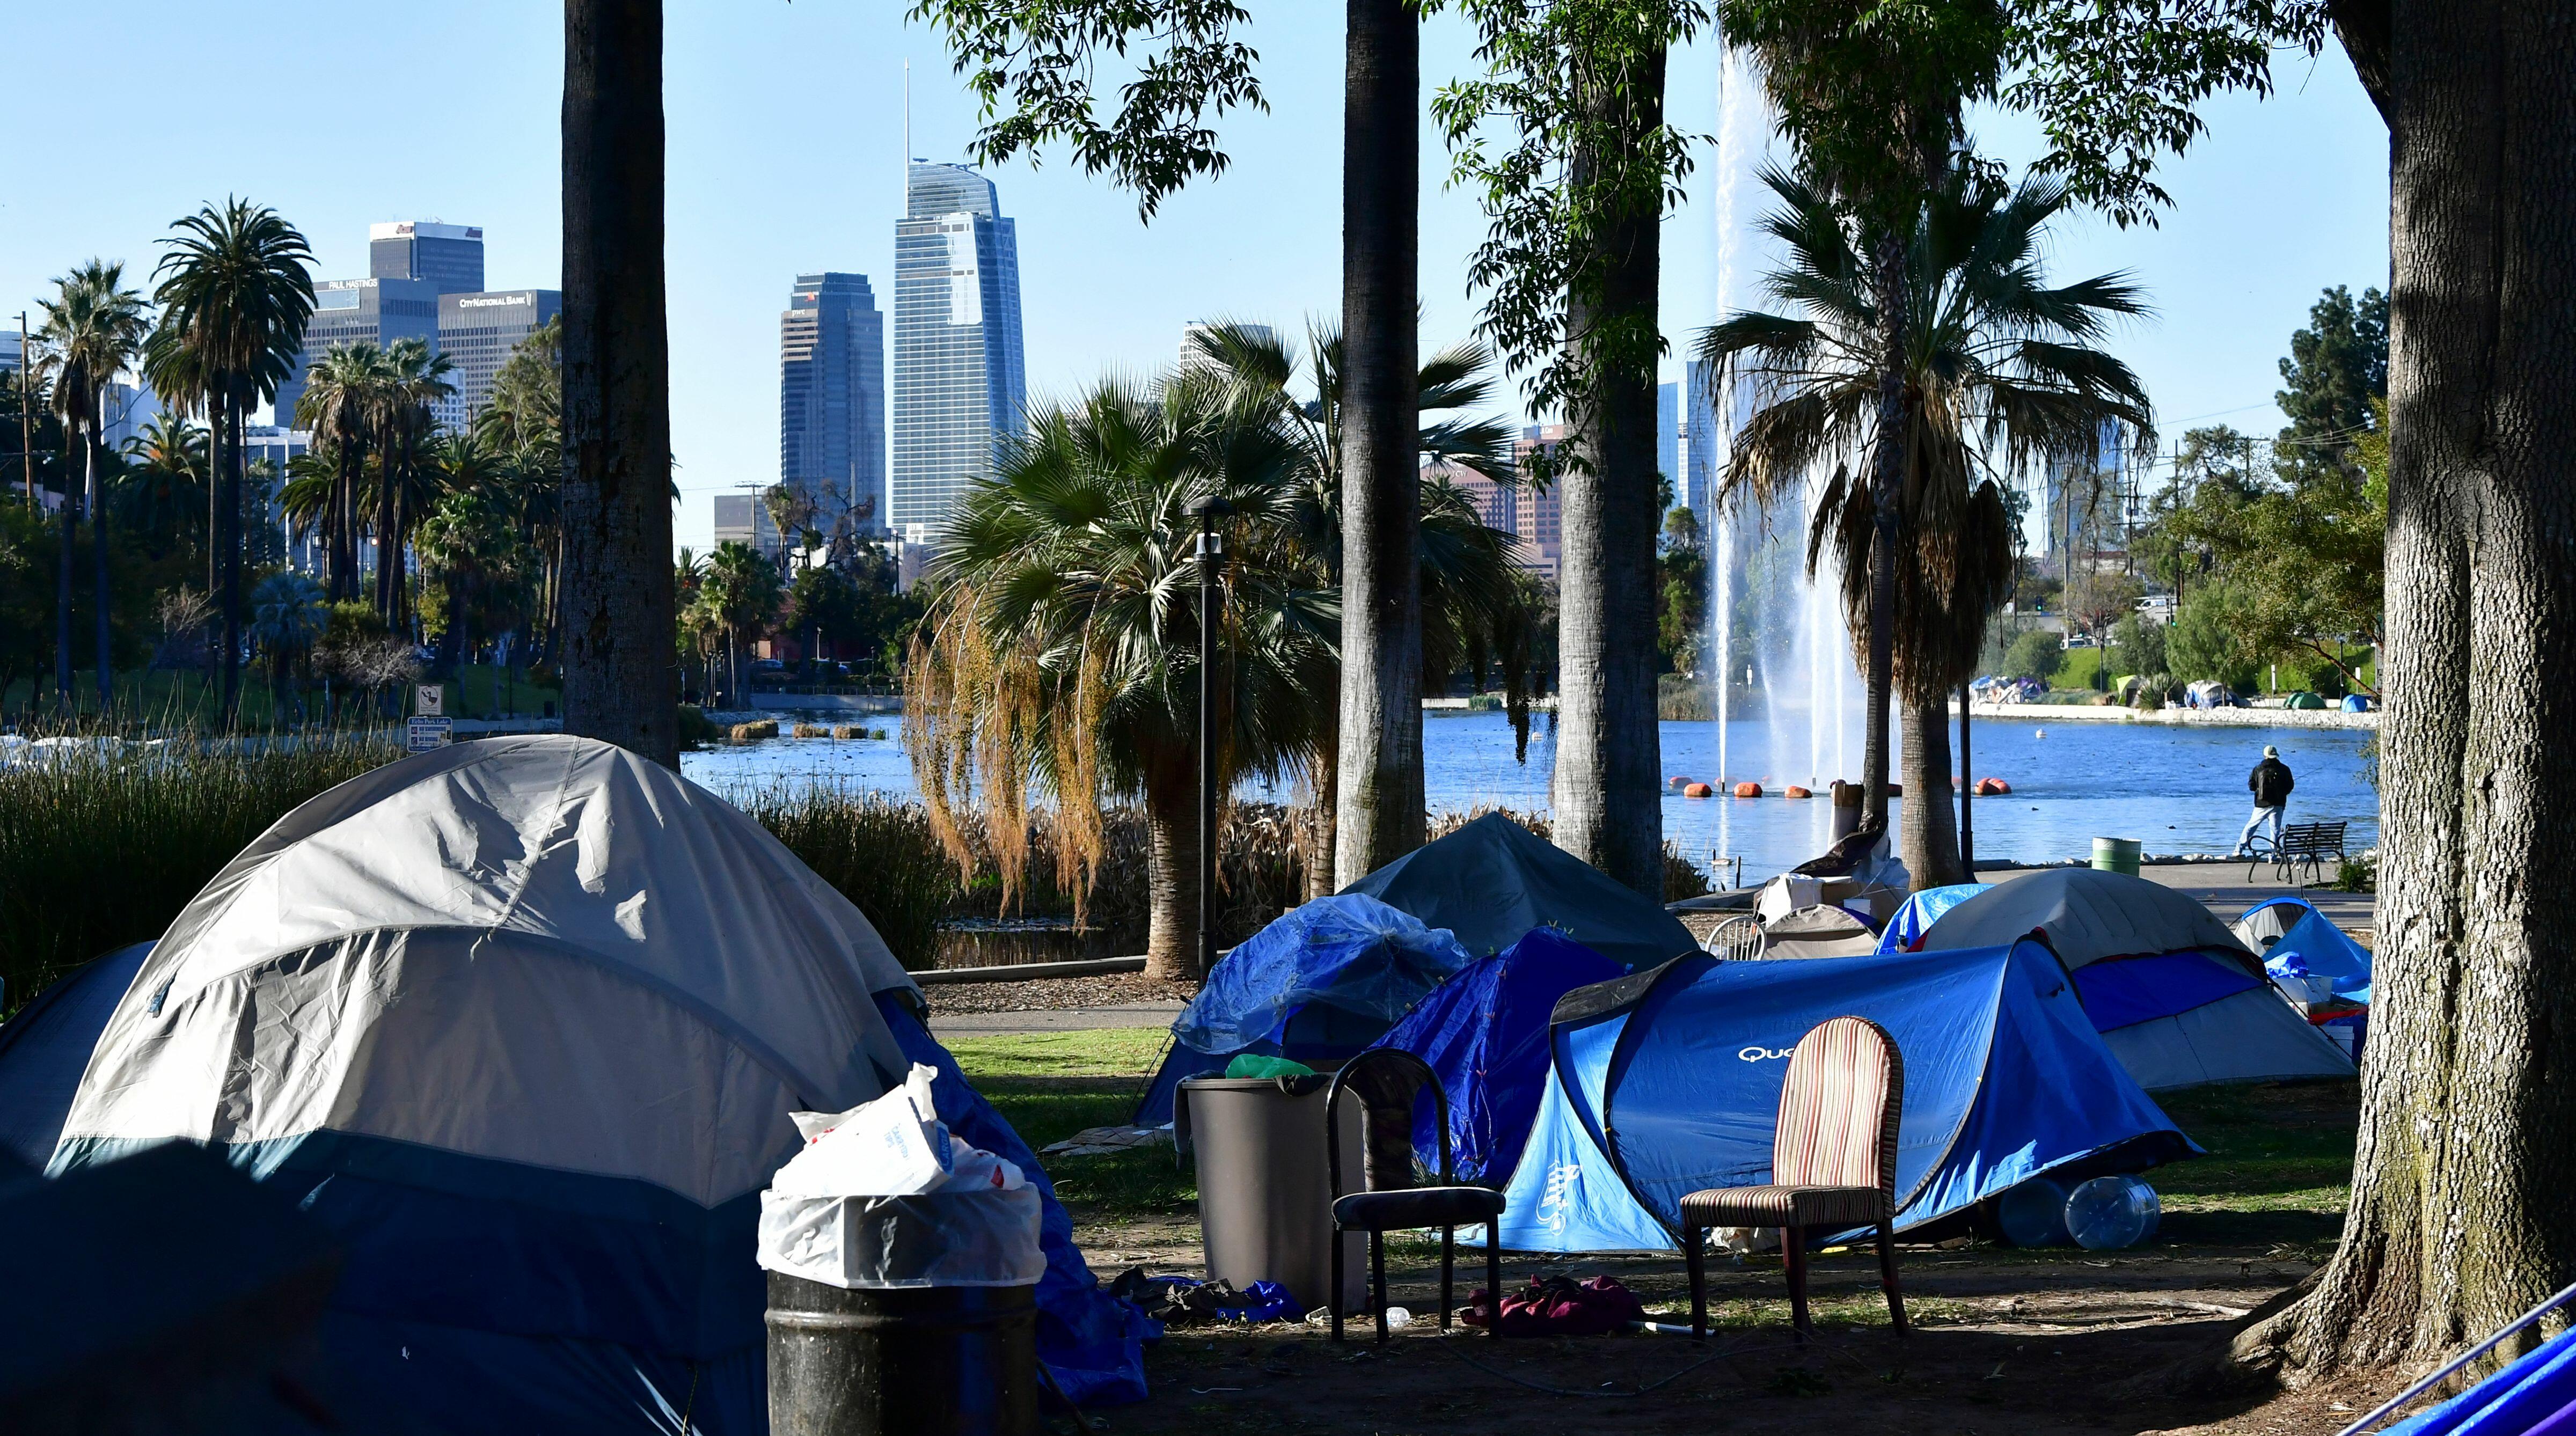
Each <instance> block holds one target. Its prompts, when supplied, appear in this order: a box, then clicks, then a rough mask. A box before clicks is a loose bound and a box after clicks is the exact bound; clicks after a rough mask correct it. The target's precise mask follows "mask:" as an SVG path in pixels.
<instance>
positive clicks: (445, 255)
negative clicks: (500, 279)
mask: <svg viewBox="0 0 2576 1436" xmlns="http://www.w3.org/2000/svg"><path fill="white" fill-rule="evenodd" d="M367 274H368V275H369V277H371V278H375V279H417V280H422V281H425V282H427V283H430V284H434V285H436V286H438V288H437V292H438V293H440V294H475V293H479V292H481V290H482V288H483V229H482V227H481V226H480V225H470V224H437V223H433V222H430V221H426V220H408V219H406V220H397V221H395V222H393V223H391V224H371V225H369V226H367Z"/></svg>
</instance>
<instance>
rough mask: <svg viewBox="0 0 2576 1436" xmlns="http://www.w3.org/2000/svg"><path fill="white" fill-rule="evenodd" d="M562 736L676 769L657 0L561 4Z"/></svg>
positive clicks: (668, 377) (677, 742)
mask: <svg viewBox="0 0 2576 1436" xmlns="http://www.w3.org/2000/svg"><path fill="white" fill-rule="evenodd" d="M563 209H564V214H563V247H564V248H563V283H564V305H563V326H564V342H563V454H564V488H563V527H564V570H565V572H564V587H565V597H564V609H565V615H564V616H565V624H564V629H565V632H564V638H565V643H564V656H563V696H564V720H563V726H564V731H565V732H567V733H578V734H582V735H584V736H587V737H591V738H600V739H605V740H606V741H608V742H611V743H615V744H617V745H618V746H620V747H623V748H629V749H632V750H634V751H635V752H637V753H640V754H642V755H644V756H645V757H647V758H651V759H653V760H655V761H657V762H660V763H663V764H665V765H667V766H669V767H672V768H677V767H679V765H680V730H679V689H678V675H677V663H676V660H675V659H674V657H673V654H672V644H671V634H672V629H673V625H674V623H675V622H676V621H677V620H676V617H675V615H674V613H673V609H672V580H671V340H670V327H669V319H668V315H667V314H666V313H665V311H664V308H663V292H662V214H663V195H662V6H661V0H565V3H564V96H563Z"/></svg>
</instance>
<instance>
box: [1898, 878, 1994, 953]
mask: <svg viewBox="0 0 2576 1436" xmlns="http://www.w3.org/2000/svg"><path fill="white" fill-rule="evenodd" d="M1992 886H1994V884H1992V883H1952V884H1950V885H1949V886H1948V887H1940V888H1925V889H1924V890H1923V891H1921V892H1919V893H1916V894H1914V895H1913V896H1912V897H1909V898H1907V899H1906V900H1905V905H1904V906H1903V907H1900V908H1898V909H1897V910H1896V916H1894V917H1892V918H1890V919H1888V922H1887V928H1886V930H1885V931H1883V932H1881V933H1879V935H1878V950H1879V951H1880V952H1912V951H1913V950H1914V949H1915V948H1916V947H1917V946H1918V945H1920V944H1921V943H1922V941H1923V935H1924V934H1925V933H1927V932H1930V931H1931V930H1932V924H1934V923H1936V922H1939V921H1940V920H1941V914H1943V913H1945V912H1948V911H1949V910H1950V909H1952V908H1954V907H1957V906H1958V905H1959V904H1961V903H1963V902H1966V901H1967V900H1968V899H1970V898H1972V897H1975V896H1976V895H1977V894H1979V893H1981V892H1984V891H1985V890H1986V889H1988V888H1990V887H1992Z"/></svg>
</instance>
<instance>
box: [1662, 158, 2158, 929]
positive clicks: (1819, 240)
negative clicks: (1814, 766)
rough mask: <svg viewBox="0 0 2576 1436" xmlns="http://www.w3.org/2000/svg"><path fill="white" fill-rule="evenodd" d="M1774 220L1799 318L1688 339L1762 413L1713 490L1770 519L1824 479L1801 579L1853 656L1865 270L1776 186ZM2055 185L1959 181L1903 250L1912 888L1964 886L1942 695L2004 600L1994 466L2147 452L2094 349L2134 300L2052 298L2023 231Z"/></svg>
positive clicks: (1932, 203) (2007, 550) (2004, 536)
mask: <svg viewBox="0 0 2576 1436" xmlns="http://www.w3.org/2000/svg"><path fill="white" fill-rule="evenodd" d="M1763 182H1764V183H1765V184H1767V185H1769V186H1770V187H1771V189H1772V191H1773V192H1774V193H1775V194H1777V195H1779V196H1780V199H1781V201H1782V208H1781V209H1780V210H1779V211H1777V212H1776V213H1774V214H1773V215H1771V216H1770V217H1769V219H1768V220H1767V221H1766V222H1765V226H1764V227H1765V228H1766V229H1767V230H1768V231H1769V233H1770V234H1771V235H1772V236H1773V237H1774V238H1776V239H1778V240H1779V241H1780V242H1781V243H1782V245H1784V246H1785V248H1786V253H1787V255H1788V260H1787V263H1786V264H1785V265H1784V266H1783V267H1782V268H1780V269H1779V270H1776V271H1774V272H1773V273H1772V274H1771V275H1770V276H1769V279H1768V287H1769V289H1770V292H1771V294H1772V295H1773V297H1775V298H1777V299H1779V300H1781V301H1782V302H1784V303H1786V304H1790V305H1794V306H1796V308H1797V309H1798V310H1799V311H1800V313H1799V314H1798V315H1797V316H1795V317H1791V316H1784V315H1777V314H1761V313H1752V314H1738V315H1735V316H1733V317H1731V318H1729V319H1727V320H1726V321H1725V322H1723V323H1721V324H1719V325H1717V326H1716V327H1714V328H1712V329H1709V330H1707V331H1706V332H1705V333H1703V334H1702V335H1701V337H1700V345H1699V350H1700V357H1701V358H1702V359H1703V360H1705V361H1708V362H1710V363H1713V364H1716V365H1718V366H1720V369H1719V372H1720V373H1722V374H1732V375H1733V376H1735V377H1737V378H1739V379H1743V380H1748V381H1750V382H1751V383H1752V384H1753V385H1754V386H1755V392H1756V393H1758V394H1760V395H1762V396H1763V401H1764V402H1763V405H1762V407H1761V408H1760V409H1759V410H1757V411H1756V412H1755V413H1754V415H1753V417H1752V419H1751V420H1750V421H1749V422H1748V423H1747V424H1746V425H1745V427H1744V429H1743V431H1742V432H1741V433H1740V434H1739V435H1737V437H1736V439H1735V443H1734V454H1733V457H1732V459H1731V460H1730V462H1729V465H1728V469H1727V477H1726V482H1727V484H1728V486H1729V488H1730V490H1732V491H1734V492H1736V493H1737V494H1739V495H1740V496H1741V497H1743V498H1747V499H1750V500H1752V501H1754V502H1756V503H1759V504H1762V505H1764V506H1766V507H1767V506H1768V505H1769V504H1770V503H1771V502H1772V501H1773V500H1774V499H1776V498H1779V497H1781V496H1783V495H1784V494H1785V493H1786V492H1787V491H1788V490H1790V489H1791V488H1792V487H1793V486H1795V485H1798V484H1801V483H1806V482H1812V481H1813V480H1814V479H1815V478H1816V477H1817V476H1818V475H1820V474H1822V473H1823V472H1824V471H1825V469H1826V466H1827V465H1829V464H1830V465H1832V466H1833V467H1832V475H1831V478H1830V479H1829V480H1828V481H1827V482H1826V485H1825V489H1824V492H1823V497H1822V500H1821V501H1820V502H1819V503H1818V504H1817V505H1816V506H1815V518H1814V521H1813V527H1812V528H1811V529H1810V531H1809V532H1808V534H1807V570H1808V574H1809V576H1810V577H1811V578H1812V577H1813V575H1814V573H1815V571H1816V567H1817V564H1818V561H1819V559H1820V558H1821V557H1822V555H1823V554H1824V553H1825V552H1827V551H1828V550H1830V551H1831V552H1833V553H1834V554H1835V556H1836V558H1837V560H1838V561H1839V562H1840V564H1841V568H1842V575H1843V577H1842V585H1843V593H1842V598H1843V608H1844V613H1845V616H1846V620H1847V624H1848V626H1849V628H1850V629H1851V632H1852V637H1853V642H1854V647H1855V651H1856V656H1857V655H1858V654H1861V653H1865V652H1866V651H1867V648H1868V645H1869V631H1870V628H1871V613H1872V611H1873V608H1874V606H1875V605H1874V602H1873V595H1872V592H1871V588H1872V575H1871V573H1870V563H1869V559H1870V555H1871V552H1872V547H1873V543H1874V541H1875V540H1876V538H1877V535H1878V531H1879V525H1880V514H1879V505H1878V502H1877V495H1876V494H1875V493H1874V492H1873V485H1872V483H1871V478H1870V473H1869V471H1868V469H1866V468H1855V463H1856V462H1858V461H1859V459H1860V458H1861V457H1863V456H1868V455H1870V454H1871V453H1872V442H1873V439H1874V437H1875V435H1876V434H1877V432H1878V425H1879V413H1878V405H1879V368H1880V358H1881V348H1880V341H1881V337H1882V336H1883V335H1884V334H1885V333H1886V332H1887V326H1886V325H1884V324H1882V323H1881V321H1880V316H1879V314H1878V312H1877V304H1876V301H1875V298H1874V296H1875V293H1876V290H1875V288H1874V286H1875V284H1876V283H1877V278H1878V268H1879V261H1878V257H1877V256H1876V255H1875V254H1874V253H1872V252H1871V251H1870V250H1869V249H1866V248H1865V247H1864V245H1863V242H1862V236H1861V235H1860V234H1859V232H1858V230H1857V227H1856V226H1854V225H1853V224H1851V223H1850V222H1849V220H1848V219H1847V218H1846V217H1845V216H1844V215H1843V214H1842V213H1840V212H1839V211H1838V210H1837V209H1836V207H1835V206H1834V204H1833V203H1832V201H1831V200H1829V199H1828V198H1827V197H1826V196H1824V195H1823V194H1822V193H1820V192H1819V191H1817V190H1816V189H1814V188H1812V187H1810V186H1808V185H1807V184H1805V183H1803V182H1801V181H1799V180H1796V179H1793V178H1791V177H1789V176H1787V175H1785V174H1781V173H1779V172H1777V171H1774V172H1771V173H1767V174H1765V175H1764V176H1763ZM2067 204H2068V199H2067V196H2066V192H2065V189H2064V187H2063V186H2062V185H2061V184H2059V183H2058V182H2057V181H2055V180H2052V179H2046V178H2034V179H2030V180H2027V181H2025V182H2024V183H2022V184H2021V185H2020V186H2019V187H2018V188H2008V187H2006V186H2005V185H2003V184H2002V183H2001V182H2000V181H1995V180H1992V179H1988V178H1984V177H1982V176H1981V174H1980V173H1979V172H1978V171H1976V170H1974V169H1973V168H1971V167H1968V166H1961V167H1960V168H1959V169H1958V170H1957V171H1956V172H1954V173H1953V174H1952V176H1951V177H1950V178H1949V180H1948V182H1947V184H1946V185H1945V187H1944V188H1943V189H1942V190H1940V191H1939V192H1937V193H1936V194H1934V195H1932V196H1931V197H1930V198H1929V199H1928V200H1927V201H1926V202H1925V203H1924V205H1923V207H1922V210H1921V212H1920V214H1919V215H1918V216H1917V218H1916V220H1915V223H1914V224H1913V226H1912V228H1911V231H1910V232H1909V233H1907V234H1905V235H1903V236H1900V237H1901V238H1902V239H1903V241H1904V243H1905V246H1906V254H1905V257H1904V266H1905V273H1906V275H1907V276H1908V278H1907V282H1906V284H1905V286H1904V289H1903V293H1904V296H1905V303H1906V309H1907V313H1906V315H1905V318H1904V320H1903V322H1902V330H1903V333H1904V334H1905V336H1906V345H1905V349H1904V350H1903V360H1904V367H1903V380H1904V392H1905V406H1904V423H1903V425H1902V426H1901V427H1900V429H1899V430H1898V442H1899V443H1900V444H1901V445H1902V452H1901V458H1902V460H1903V463H1902V466H1901V469H1900V474H1901V478H1902V482H1901V483H1900V485H1899V487H1898V494H1897V516H1898V520H1899V522H1900V524H1901V525H1902V527H1903V531H1905V532H1906V533H1908V534H1910V535H1911V536H1912V541H1911V542H1909V543H1905V544H1902V545H1899V546H1898V547H1897V549H1896V551H1895V556H1894V557H1895V562H1894V565H1893V574H1892V580H1893V589H1892V597H1893V602H1892V603H1891V604H1890V605H1889V611H1888V622H1889V625H1890V627H1889V635H1890V636H1889V652H1890V671H1891V677H1892V682H1893V683H1894V686H1895V689H1896V691H1897V693H1898V695H1899V696H1900V698H1901V699H1902V701H1903V706H1904V712H1905V729H1906V731H1905V741H1904V743H1903V748H1904V753H1905V762H1904V782H1905V783H1906V785H1907V787H1906V791H1907V792H1908V793H1910V794H1913V795H1915V796H1914V797H1913V799H1912V800H1911V801H1909V802H1907V803H1906V804H1905V810H1904V834H1903V839H1904V844H1903V846H1904V855H1905V860H1906V865H1907V867H1908V868H1909V869H1910V870H1911V872H1912V874H1913V876H1914V879H1915V882H1916V883H1917V885H1918V886H1931V885H1935V884H1939V883H1947V882H1962V881H1966V874H1965V872H1964V870H1963V869H1962V868H1961V866H1960V862H1959V850H1958V834H1957V828H1956V826H1955V825H1954V823H1953V822H1952V819H1951V811H1950V806H1949V804H1948V803H1947V802H1946V801H1943V800H1942V798H1941V796H1940V795H1942V794H1945V793H1947V792H1948V791H1949V790H1950V773H1949V769H1950V744H1949V736H1948V729H1947V725H1946V722H1945V717H1946V714H1947V713H1948V711H1949V700H1950V696H1951V695H1952V694H1954V693H1956V692H1957V691H1958V687H1959V685H1960V684H1961V683H1963V682H1965V681H1966V680H1967V678H1968V677H1969V675H1970V674H1971V672H1972V671H1973V670H1974V667H1975V664H1976V659H1977V650H1978V647H1979V645H1980V644H1981V643H1982V641H1983V639H1984V636H1985V629H1986V622H1987V620H1988V619H1989V618H1990V617H1991V616H1992V615H1993V614H1994V612H1995V611H1996V610H1997V609H1999V608H2000V607H2001V606H2002V605H2003V601H2004V599H2005V598H2006V597H2007V596H2009V595H2010V593H2011V591H2012V580H2013V573H2012V563H2013V557H2012V533H2011V527H2010V520H2009V518H2008V517H2007V510H2006V508H2005V505H2004V499H2003V493H2002V490H2001V488H2000V487H1999V486H1998V485H1997V483H1996V482H1995V480H1994V478H1993V477H1991V476H1989V475H1990V473H1991V471H1992V469H1993V468H1994V466H1995V465H1996V464H1997V463H1998V462H2000V463H2001V464H2002V465H2003V466H2004V467H2006V468H2008V469H2010V470H2011V471H2013V472H2016V473H2018V472H2021V471H2023V470H2025V469H2026V468H2027V466H2028V465H2029V463H2030V462H2031V461H2032V460H2033V459H2036V458H2044V457H2048V456H2052V455H2062V454H2070V453H2089V452H2091V451H2092V450H2093V449H2094V448H2095V447H2096V446H2097V445H2098V444H2099V443H2100V442H2101V436H2102V435H2103V433H2104V431H2105V429H2106V427H2107V428H2110V429H2112V430H2115V431H2125V432H2126V434H2127V435H2128V436H2130V437H2131V438H2133V439H2135V440H2137V441H2141V442H2152V439H2151V436H2150V433H2149V431H2150V428H2151V425H2152V422H2153V420H2152V411H2151V409H2150V406H2149V405H2148V402H2147V396H2146V390H2145V387H2144V386H2143V385H2142V384H2141V383H2140V382H2139V380H2138V377H2137V376H2136V375H2135V374H2133V373H2131V372H2130V370H2129V368H2128V366H2127V365H2125V364H2123V363H2121V362H2120V361H2119V360H2118V359H2115V358H2113V357H2111V356H2110V355H2109V354H2107V353H2104V352H2103V351H2101V350H2100V349H2098V348H2095V347H2092V346H2093V345H2094V344H2095V343H2096V342H2097V341H2099V340H2100V339H2101V338H2102V337H2103V336H2104V334H2106V333H2107V332H2108V330H2109V328H2110V326H2111V325H2112V324H2113V323H2115V322H2116V321H2118V320H2120V319H2122V318H2128V317H2133V316H2136V315H2140V314H2143V313H2144V312H2145V311H2146V306H2145V304H2144V302H2143V301H2142V300H2141V298H2140V296H2139V292H2138V290H2137V288H2136V287H2135V286H2133V285H2131V284H2130V283H2129V282H2128V280H2127V277H2126V276H2125V275H2121V274H2105V275H2100V276H2096V277H2095V278H2092V279H2086V280H2080V281H2077V282H2076V283H2073V284H2068V285H2064V286H2062V287H2057V288H2050V287H2048V285H2047V284H2046V281H2045V277H2044V270H2043V269H2042V267H2041V264H2040V259H2039V253H2040V236H2041V232H2042V230H2044V229H2045V228H2046V226H2047V225H2048V223H2049V221H2051V220H2052V219H2054V218H2055V217H2056V216H2057V215H2058V214H2059V213H2061V212H2062V211H2064V210H2065V208H2066V207H2067Z"/></svg>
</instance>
